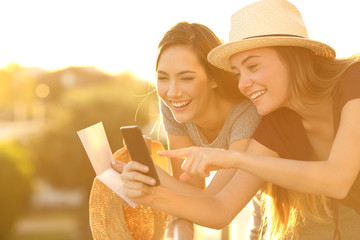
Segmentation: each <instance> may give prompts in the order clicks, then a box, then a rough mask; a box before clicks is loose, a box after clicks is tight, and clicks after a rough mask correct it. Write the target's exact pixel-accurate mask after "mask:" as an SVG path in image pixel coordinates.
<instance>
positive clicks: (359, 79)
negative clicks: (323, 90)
mask: <svg viewBox="0 0 360 240" xmlns="http://www.w3.org/2000/svg"><path fill="white" fill-rule="evenodd" d="M337 95H338V101H339V108H340V109H342V108H343V107H344V105H345V104H346V103H347V102H348V101H350V100H352V99H356V98H360V63H356V64H354V65H353V66H351V67H350V68H349V69H348V70H347V71H346V73H345V74H344V76H343V77H342V78H341V79H340V81H339V88H338V94H337Z"/></svg>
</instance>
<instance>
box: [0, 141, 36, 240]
mask: <svg viewBox="0 0 360 240" xmlns="http://www.w3.org/2000/svg"><path fill="white" fill-rule="evenodd" d="M0 169H1V174H0V193H1V194H0V216H1V217H0V239H5V238H6V237H5V236H6V235H7V234H9V233H10V231H11V230H12V228H13V226H14V223H15V222H16V220H17V219H18V218H19V217H20V216H21V215H22V214H23V213H24V212H25V210H26V209H27V206H28V203H29V198H30V194H31V190H32V186H31V183H32V178H33V169H32V166H31V164H30V162H29V157H28V153H27V152H26V150H25V149H24V147H22V146H21V145H20V144H18V143H16V142H4V143H0Z"/></svg>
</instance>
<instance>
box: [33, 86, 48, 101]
mask: <svg viewBox="0 0 360 240" xmlns="http://www.w3.org/2000/svg"><path fill="white" fill-rule="evenodd" d="M35 93H36V96H38V97H39V98H46V97H47V96H48V95H49V93H50V88H49V86H48V85H46V84H44V83H41V84H39V85H38V86H37V87H36V88H35Z"/></svg>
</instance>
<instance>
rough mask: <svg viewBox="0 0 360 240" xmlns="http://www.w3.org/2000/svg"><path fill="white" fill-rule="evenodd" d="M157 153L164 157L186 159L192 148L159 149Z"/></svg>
mask: <svg viewBox="0 0 360 240" xmlns="http://www.w3.org/2000/svg"><path fill="white" fill-rule="evenodd" d="M157 153H158V155H159V156H163V157H170V158H181V159H185V158H187V157H188V156H189V153H190V150H189V149H188V148H181V149H176V150H167V151H159V152H157Z"/></svg>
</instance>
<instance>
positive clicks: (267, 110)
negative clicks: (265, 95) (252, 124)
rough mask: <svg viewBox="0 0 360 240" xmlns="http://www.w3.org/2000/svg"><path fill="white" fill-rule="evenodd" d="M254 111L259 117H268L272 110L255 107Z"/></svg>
mask: <svg viewBox="0 0 360 240" xmlns="http://www.w3.org/2000/svg"><path fill="white" fill-rule="evenodd" d="M256 110H257V112H258V113H259V114H260V115H261V116H265V115H268V114H269V113H271V112H272V111H273V110H270V109H269V108H265V107H262V106H256Z"/></svg>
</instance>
